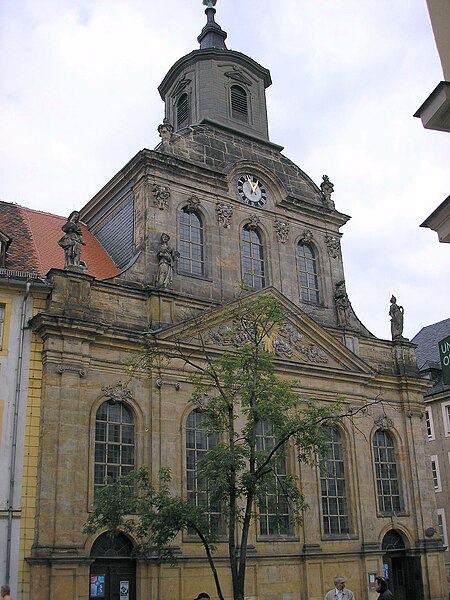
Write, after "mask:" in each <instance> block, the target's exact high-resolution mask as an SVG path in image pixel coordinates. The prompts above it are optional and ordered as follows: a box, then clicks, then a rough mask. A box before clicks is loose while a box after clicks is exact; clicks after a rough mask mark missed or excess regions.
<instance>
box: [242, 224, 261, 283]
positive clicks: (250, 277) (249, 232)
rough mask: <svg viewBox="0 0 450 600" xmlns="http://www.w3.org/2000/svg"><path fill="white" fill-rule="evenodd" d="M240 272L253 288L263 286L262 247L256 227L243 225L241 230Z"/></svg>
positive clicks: (245, 281)
mask: <svg viewBox="0 0 450 600" xmlns="http://www.w3.org/2000/svg"><path fill="white" fill-rule="evenodd" d="M242 273H243V279H244V283H245V285H246V286H247V287H249V288H251V289H253V290H259V289H261V288H263V287H264V286H265V274H264V249H263V245H262V241H261V236H260V234H259V232H258V230H257V229H254V228H252V227H250V226H249V225H245V226H244V228H243V230H242Z"/></svg>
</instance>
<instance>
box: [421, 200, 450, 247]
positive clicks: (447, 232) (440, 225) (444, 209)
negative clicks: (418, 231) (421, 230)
mask: <svg viewBox="0 0 450 600" xmlns="http://www.w3.org/2000/svg"><path fill="white" fill-rule="evenodd" d="M421 227H428V229H432V230H433V231H435V232H436V233H437V234H438V238H439V241H440V242H441V244H450V196H448V197H447V198H446V199H445V200H444V202H442V204H440V205H439V206H438V207H437V208H436V209H435V210H434V211H433V212H432V213H431V215H430V216H429V217H428V218H426V219H425V221H424V222H423V223H422V224H421Z"/></svg>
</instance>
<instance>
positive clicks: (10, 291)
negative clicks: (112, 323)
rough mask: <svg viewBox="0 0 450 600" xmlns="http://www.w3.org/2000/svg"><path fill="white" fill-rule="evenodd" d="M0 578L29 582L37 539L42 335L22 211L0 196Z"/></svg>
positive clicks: (43, 292) (34, 263) (38, 291)
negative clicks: (37, 330)
mask: <svg viewBox="0 0 450 600" xmlns="http://www.w3.org/2000/svg"><path fill="white" fill-rule="evenodd" d="M0 249H1V251H0V472H1V473H2V487H1V491H0V579H1V581H2V582H8V583H10V584H11V587H12V589H14V590H16V589H18V588H19V587H24V586H25V587H26V586H27V585H28V584H29V570H28V569H27V566H26V564H25V563H24V556H25V555H28V554H29V553H30V550H31V545H32V543H33V540H34V517H35V499H36V483H37V456H38V445H39V414H40V397H41V376H42V360H41V350H42V341H41V339H40V338H39V337H38V336H36V335H35V334H34V333H32V332H31V329H30V327H29V325H28V321H29V319H31V318H32V316H33V315H34V314H36V312H38V311H39V310H42V309H43V308H44V306H45V298H46V296H47V294H48V292H49V289H50V286H49V284H48V283H46V282H45V280H43V279H42V278H41V276H40V275H41V274H40V270H39V264H38V260H37V256H36V252H35V249H34V244H33V241H32V239H31V235H30V230H29V228H28V220H27V211H26V209H22V208H21V207H19V206H17V205H15V204H7V203H4V202H0Z"/></svg>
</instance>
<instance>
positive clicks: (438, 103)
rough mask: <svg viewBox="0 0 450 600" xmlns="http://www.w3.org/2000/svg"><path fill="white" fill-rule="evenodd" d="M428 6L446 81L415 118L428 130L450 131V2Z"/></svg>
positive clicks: (430, 2)
mask: <svg viewBox="0 0 450 600" xmlns="http://www.w3.org/2000/svg"><path fill="white" fill-rule="evenodd" d="M427 6H428V12H429V13H430V20H431V26H432V28H433V34H434V39H435V41H436V48H437V51H438V54H439V58H440V60H441V65H442V72H443V75H444V80H443V81H440V82H439V83H438V84H437V86H436V87H435V89H434V90H433V91H432V92H431V94H430V95H429V96H428V98H427V99H426V100H425V102H424V103H423V104H422V106H421V107H420V108H419V109H418V111H417V112H416V114H415V115H414V116H415V117H419V118H420V119H421V120H422V125H423V126H424V127H425V128H426V129H437V130H439V131H450V2H448V1H447V0H427Z"/></svg>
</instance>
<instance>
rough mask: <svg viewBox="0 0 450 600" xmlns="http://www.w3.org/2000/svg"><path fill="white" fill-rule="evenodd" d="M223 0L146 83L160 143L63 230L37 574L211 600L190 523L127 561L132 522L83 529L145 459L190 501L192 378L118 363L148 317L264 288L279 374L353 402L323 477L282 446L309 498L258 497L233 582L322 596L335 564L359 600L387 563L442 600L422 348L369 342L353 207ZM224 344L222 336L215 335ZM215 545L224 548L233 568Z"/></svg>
mask: <svg viewBox="0 0 450 600" xmlns="http://www.w3.org/2000/svg"><path fill="white" fill-rule="evenodd" d="M214 14H215V10H214V8H212V7H211V6H208V8H207V9H206V15H207V24H206V26H205V28H204V29H203V31H202V33H201V34H200V36H199V38H198V39H199V43H200V48H199V49H198V50H195V51H193V52H191V53H190V54H188V55H187V56H185V57H183V58H181V59H180V60H179V61H178V62H177V63H175V65H174V66H173V67H172V68H171V69H170V70H169V72H168V74H167V76H166V77H165V78H164V80H163V82H162V83H161V85H160V87H159V91H160V94H161V97H162V99H163V101H164V103H165V118H164V120H163V122H162V123H161V125H160V126H159V128H158V129H159V133H160V136H161V143H160V144H159V145H158V147H157V148H156V149H155V150H143V151H141V152H139V153H138V154H137V155H136V156H135V157H134V158H132V159H131V160H130V162H129V163H128V164H127V165H125V167H124V168H123V169H122V170H121V171H120V172H119V173H118V174H117V175H115V176H114V177H113V178H112V179H111V180H110V181H109V182H108V183H107V184H106V185H105V187H104V188H103V189H102V190H100V192H99V193H98V194H97V195H96V196H95V197H94V198H93V199H92V200H91V201H90V202H89V203H88V204H87V205H86V206H84V208H82V209H81V211H80V213H79V214H78V213H77V214H76V215H71V219H69V220H68V222H67V224H66V225H65V226H64V227H63V231H64V232H65V235H64V241H63V238H62V239H61V240H60V245H61V249H58V251H59V252H60V253H61V255H62V253H63V252H64V253H65V268H54V269H52V270H50V272H49V273H48V275H47V278H48V281H49V282H50V284H51V292H50V294H49V295H48V298H47V301H46V306H45V308H44V309H43V310H41V311H40V312H39V313H38V314H37V315H35V316H34V318H33V320H32V327H33V331H34V333H35V335H36V336H38V337H39V339H40V340H42V345H43V352H42V401H41V417H40V448H39V478H38V484H37V494H36V520H35V539H34V544H33V547H32V549H31V551H30V553H29V555H28V556H27V557H26V561H27V565H28V566H29V569H30V578H31V590H32V591H33V593H35V592H36V591H39V595H40V597H41V598H42V599H45V600H47V599H48V600H50V599H53V598H58V599H60V600H88V598H105V599H107V600H112V599H116V598H117V599H119V598H128V600H138V599H141V598H142V599H143V598H152V599H154V600H169V599H172V598H174V597H175V598H180V599H183V600H188V599H191V598H195V597H196V596H197V595H198V594H199V593H201V592H204V593H206V594H209V595H210V596H211V597H215V589H214V585H213V579H212V577H211V574H210V571H209V567H208V564H207V562H206V559H205V558H204V556H203V551H202V547H201V545H200V544H199V543H198V542H197V541H196V540H195V539H192V538H190V537H189V536H188V535H185V536H179V539H177V545H178V555H179V560H178V562H177V564H176V565H175V566H169V565H164V564H163V565H161V564H158V563H157V562H156V561H155V560H151V559H147V560H141V559H139V560H137V559H135V558H134V557H133V540H132V539H131V538H130V537H128V536H126V535H125V534H123V535H120V536H119V537H116V538H114V539H112V538H110V537H109V536H108V535H107V532H100V533H99V534H98V535H96V536H88V535H86V534H84V533H83V524H84V523H85V521H86V519H87V517H88V515H89V512H90V510H92V506H93V504H94V501H95V492H96V489H97V488H98V487H101V486H102V485H105V483H106V482H107V481H108V479H109V478H111V477H113V478H114V477H117V476H119V475H122V474H125V473H128V472H129V471H130V470H133V469H134V468H136V467H139V466H141V465H144V464H145V465H149V466H150V468H151V471H152V474H153V475H154V477H155V481H156V478H157V474H158V471H159V469H160V468H161V467H168V468H170V469H171V471H172V474H173V477H174V479H173V488H174V492H175V493H177V494H180V495H183V496H186V495H188V493H191V494H192V497H193V498H194V499H195V494H196V490H195V489H194V490H191V489H188V487H189V484H188V481H189V477H188V475H189V473H188V471H189V470H190V469H191V470H192V468H191V466H190V465H191V463H190V462H189V461H188V457H190V458H192V457H193V459H194V463H195V457H196V456H197V454H196V453H197V452H198V451H199V446H196V445H192V439H200V438H201V433H202V432H201V426H200V425H199V424H198V422H197V421H196V419H195V415H193V414H192V406H191V405H190V403H189V400H190V395H191V391H192V386H191V383H190V380H189V373H188V372H185V371H184V369H183V368H175V367H172V366H171V365H165V366H162V367H161V369H159V370H158V372H154V373H149V374H148V376H147V377H142V378H140V379H133V378H131V379H130V378H129V370H128V365H129V362H130V360H131V358H132V356H133V354H134V353H135V352H136V351H138V350H139V349H140V348H141V347H142V344H143V341H144V339H145V334H146V333H147V332H148V331H152V332H153V334H154V336H155V338H156V339H157V340H160V341H161V343H164V342H167V341H170V340H175V339H177V340H183V331H184V328H185V326H186V323H187V322H188V321H189V322H192V320H193V319H194V320H196V321H197V322H198V323H200V324H201V323H205V324H206V323H207V324H208V327H210V328H211V329H213V330H215V331H220V328H221V326H223V325H225V324H226V322H227V319H229V315H230V313H231V314H232V311H233V306H234V305H235V303H238V302H242V301H244V302H245V298H246V297H247V296H249V297H254V296H255V295H259V294H270V295H273V296H275V297H277V298H278V299H279V301H280V302H281V304H282V305H283V306H284V307H285V310H286V314H288V315H289V327H288V328H287V329H288V333H285V334H284V337H283V339H282V340H280V341H282V342H283V343H282V344H279V345H278V346H277V347H278V348H279V350H278V351H277V352H276V358H275V361H276V368H277V373H278V374H279V375H280V376H281V377H286V378H289V379H293V380H295V381H296V382H297V392H298V394H299V397H300V398H303V399H308V398H312V397H314V398H316V399H318V400H319V401H321V402H323V403H333V402H335V401H336V399H337V398H342V399H343V400H342V401H343V403H344V406H345V407H346V410H347V412H348V414H349V415H351V414H352V413H355V419H354V420H352V419H348V420H345V421H344V422H343V423H342V427H339V428H338V429H336V431H335V432H334V433H333V439H332V440H330V451H332V452H331V454H330V461H331V463H332V466H333V473H334V474H333V475H328V476H325V475H324V474H323V473H321V472H320V470H319V469H314V468H311V467H308V468H306V467H305V466H304V465H301V464H299V463H298V462H297V460H296V458H295V453H294V451H292V455H289V456H288V457H287V468H288V470H289V471H290V472H291V473H292V474H295V475H298V476H299V479H300V482H301V486H302V491H303V493H304V494H305V496H306V500H307V502H308V504H309V505H310V509H309V511H308V513H307V515H306V516H305V519H304V522H303V524H302V525H301V526H295V525H291V524H289V523H288V524H286V526H285V528H284V529H280V528H279V527H278V526H275V525H274V523H276V522H278V521H277V520H276V519H275V520H274V519H272V518H271V517H273V516H274V515H271V514H270V511H268V512H266V513H264V514H263V513H262V512H261V514H259V516H258V519H257V520H256V521H255V524H254V529H253V531H252V533H251V539H252V552H251V555H250V556H249V560H248V575H247V590H246V596H247V597H248V598H255V599H256V598H258V599H260V600H272V599H273V598H275V597H277V598H278V597H280V596H282V597H283V598H284V600H321V599H322V598H323V597H324V595H325V592H326V591H327V590H328V589H330V588H331V587H332V585H333V583H332V582H333V578H334V576H335V575H336V574H343V575H345V576H346V577H347V579H348V587H349V588H351V589H352V590H353V592H354V593H355V596H356V598H358V599H363V600H369V599H371V598H375V597H376V593H375V590H374V578H375V576H376V575H380V574H381V575H385V576H386V577H387V578H388V579H389V583H390V586H391V587H392V589H393V590H394V595H395V597H396V598H416V599H417V600H421V599H423V600H442V599H443V598H444V597H445V595H446V592H445V590H446V584H445V577H444V573H443V565H444V563H443V546H442V540H441V539H440V537H439V534H438V524H437V514H436V505H435V497H434V491H433V482H432V479H431V475H430V468H429V464H428V462H427V459H426V453H425V440H426V432H425V419H424V411H423V404H422V397H423V394H424V392H425V390H426V386H427V384H426V382H424V381H423V379H421V378H420V377H419V374H418V371H417V366H416V360H415V351H414V345H413V344H410V343H409V342H408V341H407V340H405V339H404V338H403V337H402V335H401V328H400V331H398V330H396V334H395V336H393V337H394V340H393V341H386V340H380V339H377V338H375V337H374V336H373V335H372V334H371V333H370V332H369V331H368V330H367V329H366V328H365V327H364V325H363V324H362V323H361V322H360V321H359V319H358V318H357V316H356V314H355V313H354V311H353V309H352V306H351V302H350V300H349V298H348V295H347V293H346V289H345V276H344V268H343V258H342V254H341V245H340V238H341V231H340V230H341V227H342V226H343V225H345V223H346V221H347V220H348V217H347V216H346V215H344V214H342V213H340V212H339V211H338V210H337V209H336V207H335V205H334V201H333V198H332V195H333V184H332V183H331V182H330V180H329V178H328V177H327V176H324V177H323V181H322V182H321V184H320V186H318V185H316V184H315V183H314V182H313V181H312V180H311V179H310V178H309V177H308V176H307V175H306V174H305V173H304V172H303V171H302V170H301V169H300V168H299V167H297V166H296V165H295V164H294V163H293V162H292V161H290V160H289V159H288V158H286V157H285V156H284V155H283V154H282V152H281V151H282V148H281V147H280V146H277V145H276V144H274V143H272V142H271V141H270V139H269V134H268V122H267V111H266V102H265V89H266V88H267V87H268V86H269V85H270V84H271V80H270V73H269V71H268V70H267V69H265V68H263V67H262V66H261V65H259V64H258V63H256V62H255V61H254V60H252V59H251V58H249V57H247V56H245V55H243V54H241V53H239V52H236V51H231V50H228V49H227V48H226V45H225V38H226V34H225V32H223V31H222V29H221V28H220V27H219V25H217V23H216V22H215V19H214ZM78 221H79V223H80V224H82V227H81V225H79V224H78ZM87 231H88V232H89V236H90V237H89V239H88V237H87V234H86V232H87ZM91 238H92V239H91ZM94 238H95V243H96V244H101V246H102V248H103V250H104V251H106V253H107V254H108V255H109V257H110V258H111V259H112V261H114V268H112V269H111V271H110V273H109V275H106V274H103V277H99V276H96V275H95V273H94V272H92V271H90V269H89V267H90V262H89V261H90V260H92V261H94V260H96V259H95V253H92V252H91V254H89V247H88V246H89V245H92V244H93V243H94V242H93V240H94ZM82 241H83V243H84V244H86V246H85V247H84V246H82V247H81V248H80V244H81V243H82ZM80 250H81V260H80V254H79V251H80ZM85 259H86V260H85ZM219 338H220V336H219ZM186 343H188V342H186ZM215 344H216V346H215V349H216V350H217V349H218V350H220V340H219V341H217V336H216V341H215ZM376 399H379V400H380V402H377V403H375V404H373V401H374V400H376ZM188 431H189V433H190V435H188V434H187V432H188ZM226 551H227V548H226V544H225V543H223V544H222V543H219V545H218V548H217V557H218V561H219V571H220V572H221V575H222V576H223V577H224V578H225V580H227V562H226ZM121 594H122V595H121ZM227 594H228V597H231V590H230V587H228V589H227Z"/></svg>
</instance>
